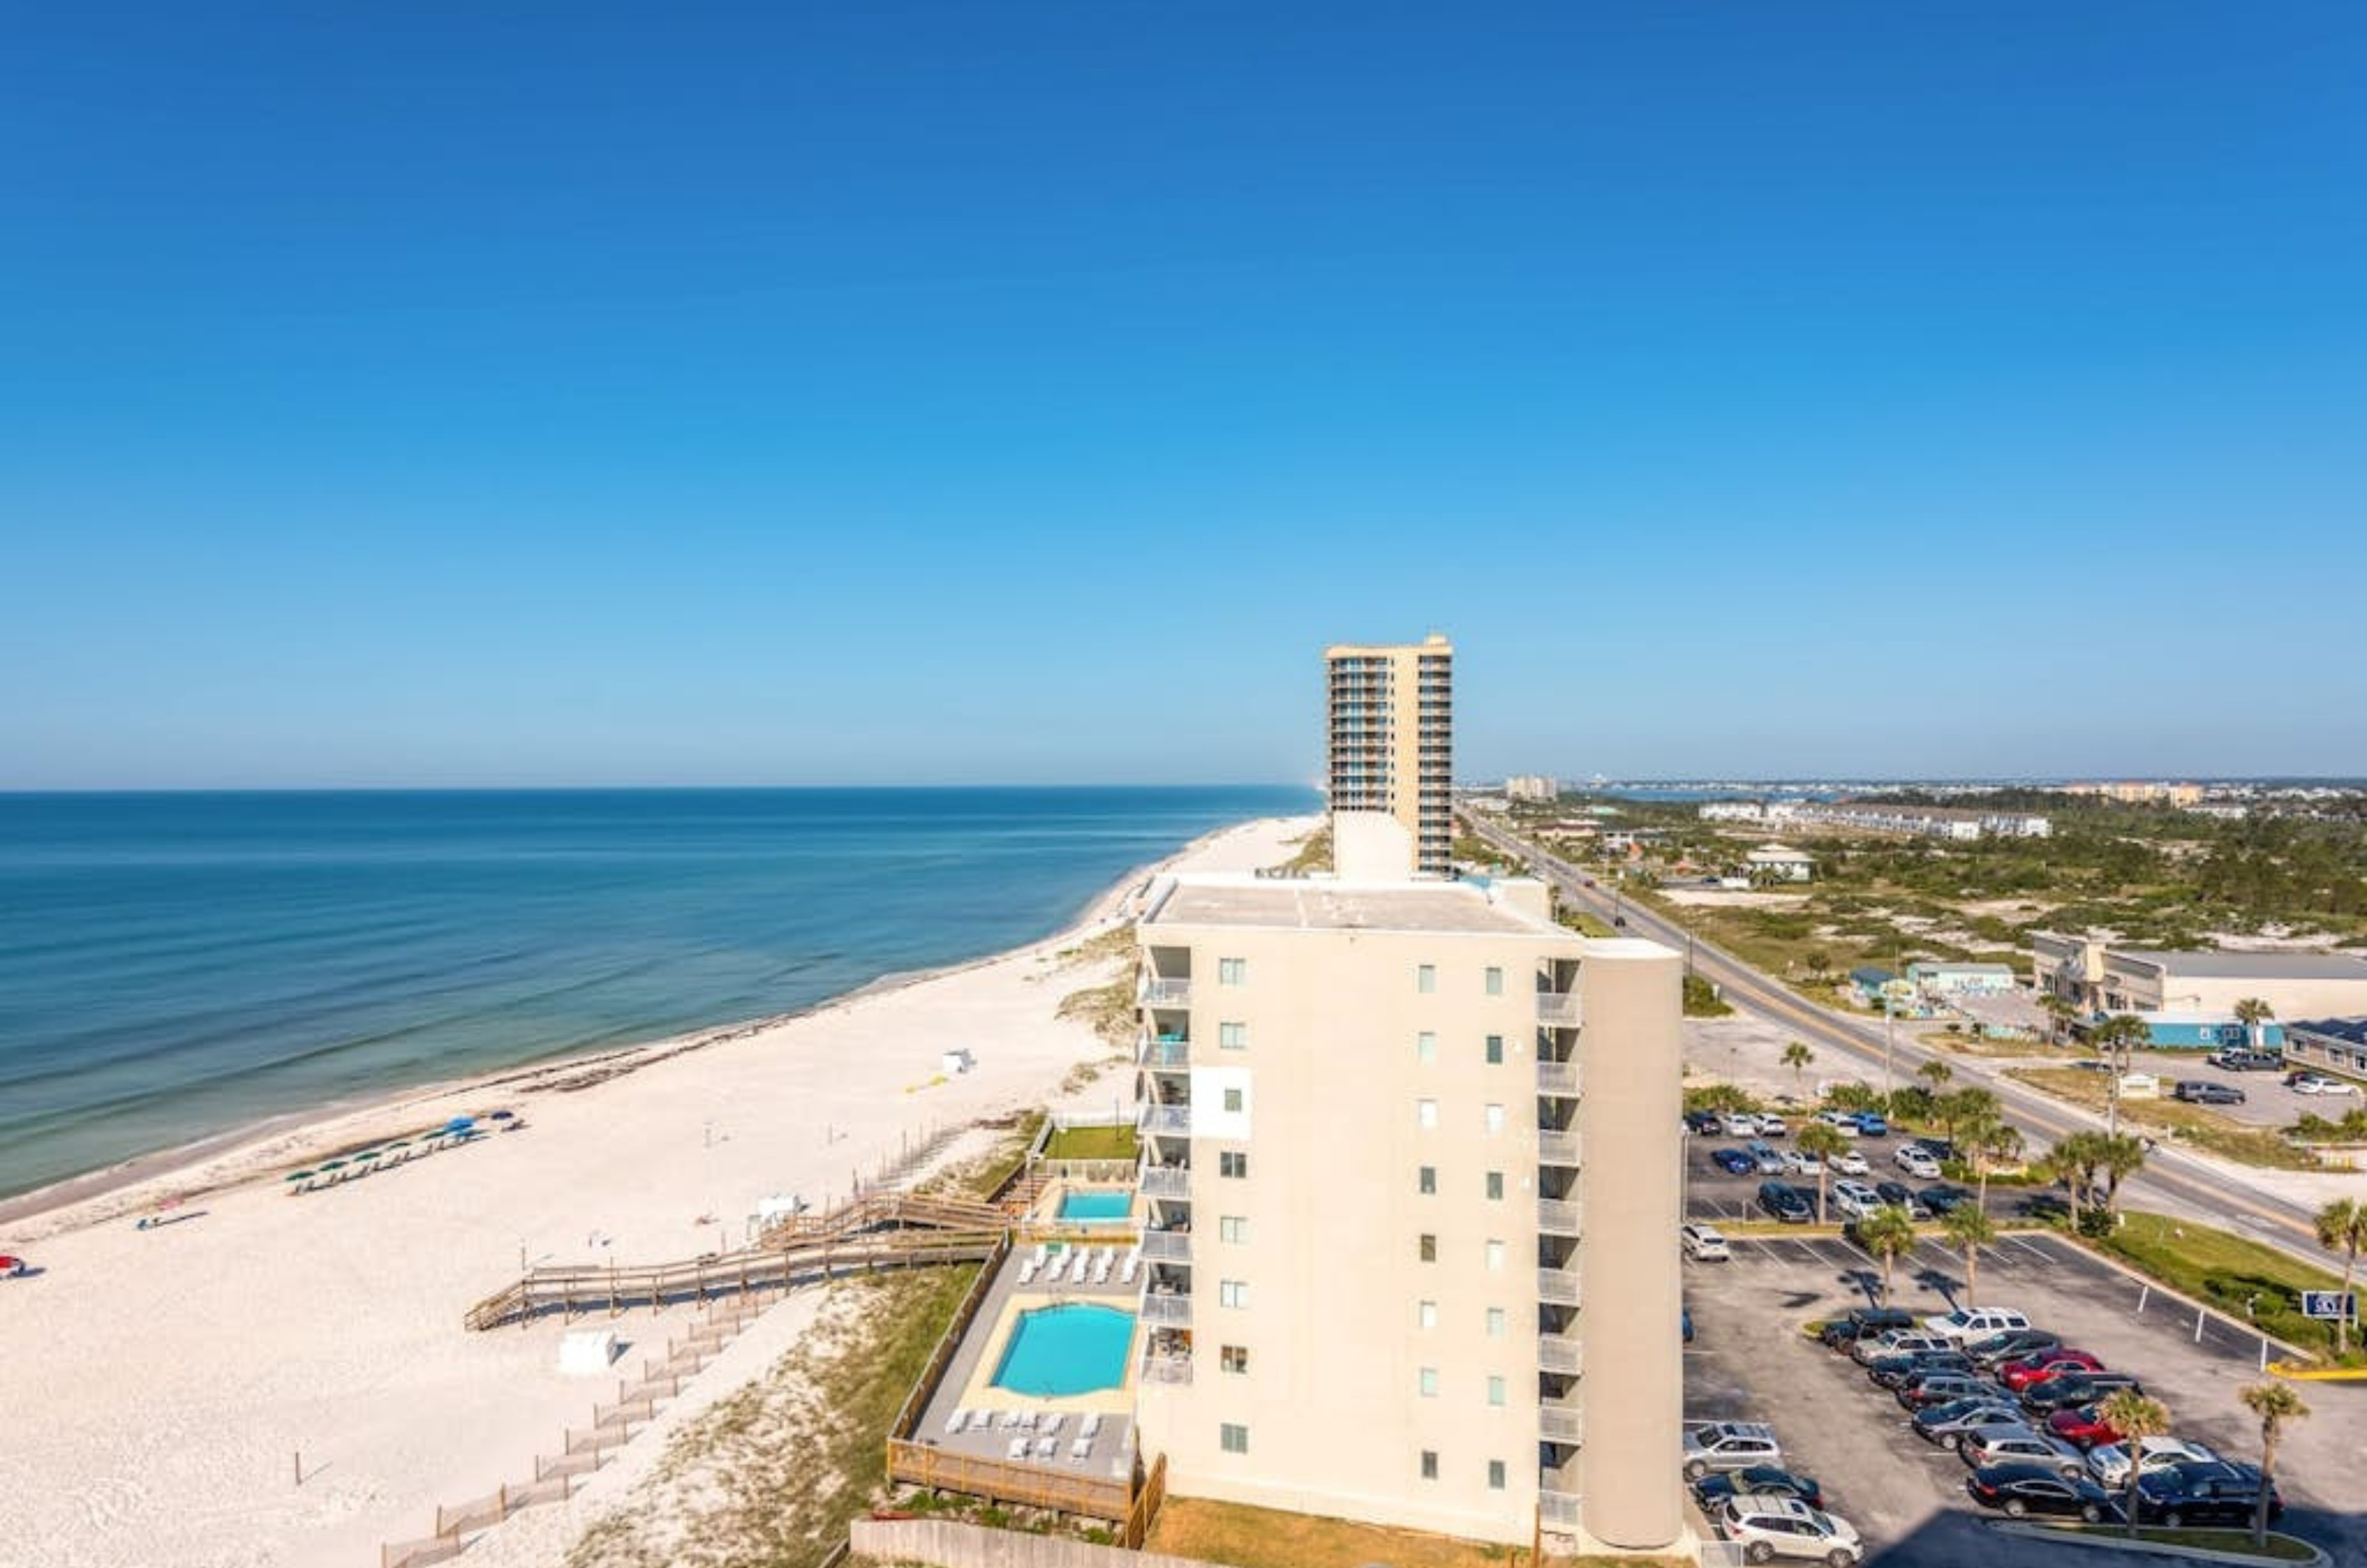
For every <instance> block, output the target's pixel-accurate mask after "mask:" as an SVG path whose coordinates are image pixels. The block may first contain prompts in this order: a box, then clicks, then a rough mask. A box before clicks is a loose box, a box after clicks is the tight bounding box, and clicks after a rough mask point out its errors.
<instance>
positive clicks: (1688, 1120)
mask: <svg viewBox="0 0 2367 1568" xmlns="http://www.w3.org/2000/svg"><path fill="white" fill-rule="evenodd" d="M1685 1125H1686V1126H1687V1127H1688V1128H1690V1129H1692V1130H1693V1132H1696V1133H1722V1132H1724V1131H1725V1130H1726V1118H1725V1117H1723V1116H1720V1115H1719V1114H1718V1113H1717V1112H1716V1111H1686V1112H1685Z"/></svg>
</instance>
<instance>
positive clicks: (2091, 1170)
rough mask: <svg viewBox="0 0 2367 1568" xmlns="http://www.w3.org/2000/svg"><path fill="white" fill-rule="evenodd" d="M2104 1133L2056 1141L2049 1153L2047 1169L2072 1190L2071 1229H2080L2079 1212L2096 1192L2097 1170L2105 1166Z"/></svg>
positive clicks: (2077, 1134)
mask: <svg viewBox="0 0 2367 1568" xmlns="http://www.w3.org/2000/svg"><path fill="white" fill-rule="evenodd" d="M2103 1142H2104V1134H2101V1133H2074V1134H2071V1135H2070V1136H2069V1137H2067V1138H2061V1139H2057V1140H2056V1145H2055V1146H2054V1147H2053V1148H2051V1149H2049V1150H2047V1151H2046V1168H2047V1169H2048V1170H2050V1171H2052V1172H2053V1173H2054V1175H2055V1178H2056V1180H2058V1181H2060V1182H2062V1183H2063V1184H2064V1185H2065V1186H2066V1187H2068V1188H2069V1189H2070V1190H2071V1228H2072V1229H2074V1230H2077V1229H2078V1228H2079V1211H2080V1207H2081V1205H2082V1204H2084V1203H2085V1202H2086V1201H2088V1197H2089V1194H2090V1193H2092V1192H2093V1191H2095V1190H2096V1168H2097V1167H2098V1166H2100V1165H2101V1164H2102V1163H2103V1154H2102V1145H2103Z"/></svg>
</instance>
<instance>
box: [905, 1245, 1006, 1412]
mask: <svg viewBox="0 0 2367 1568" xmlns="http://www.w3.org/2000/svg"><path fill="white" fill-rule="evenodd" d="M1010 1255H1011V1237H1010V1235H1008V1234H1007V1233H1006V1234H1005V1235H1004V1236H1003V1237H1002V1241H1001V1242H999V1243H998V1244H997V1245H996V1246H995V1248H994V1250H993V1251H991V1252H990V1253H988V1254H987V1257H986V1266H985V1267H984V1268H982V1269H980V1270H979V1271H978V1278H977V1279H975V1280H971V1281H970V1283H969V1289H968V1292H965V1293H964V1294H963V1296H962V1300H961V1305H959V1306H958V1307H956V1308H955V1309H954V1316H953V1321H952V1322H951V1323H949V1324H947V1325H946V1331H945V1332H944V1333H943V1334H940V1335H939V1336H937V1343H936V1348H934V1349H933V1350H931V1351H930V1352H929V1364H928V1365H927V1366H925V1367H923V1368H922V1369H921V1376H920V1379H919V1381H918V1382H914V1383H913V1384H912V1393H908V1394H906V1395H905V1396H904V1404H903V1407H902V1408H901V1409H900V1410H898V1411H897V1412H896V1419H895V1420H894V1421H893V1422H891V1423H890V1424H889V1427H888V1436H889V1438H890V1439H891V1446H892V1440H894V1439H900V1438H910V1437H911V1436H912V1434H913V1432H914V1431H915V1430H917V1429H918V1428H919V1427H920V1425H921V1413H922V1412H923V1411H924V1410H926V1409H927V1408H928V1407H929V1401H930V1400H932V1399H934V1397H936V1392H937V1382H938V1380H940V1379H941V1378H943V1377H944V1376H945V1375H946V1368H947V1367H948V1366H951V1365H952V1364H953V1359H954V1352H955V1351H957V1350H958V1349H960V1348H961V1342H962V1336H963V1335H965V1334H968V1332H969V1325H971V1324H972V1323H973V1322H975V1321H977V1318H978V1309H979V1308H980V1307H981V1306H983V1305H985V1304H986V1297H987V1292H990V1291H991V1290H992V1289H993V1288H994V1276H995V1273H996V1271H997V1270H998V1269H1001V1268H1002V1260H1003V1259H1004V1258H1008V1257H1009V1256H1010Z"/></svg>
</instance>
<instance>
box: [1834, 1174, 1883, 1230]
mask: <svg viewBox="0 0 2367 1568" xmlns="http://www.w3.org/2000/svg"><path fill="white" fill-rule="evenodd" d="M1881 1207H1882V1197H1881V1195H1880V1194H1879V1193H1877V1192H1875V1191H1874V1189H1873V1188H1871V1187H1868V1186H1867V1185H1866V1184H1865V1183H1864V1182H1863V1181H1846V1180H1844V1181H1836V1182H1834V1183H1833V1189H1832V1212H1833V1213H1836V1214H1839V1215H1840V1217H1841V1218H1843V1219H1845V1220H1862V1219H1863V1218H1865V1217H1866V1216H1867V1215H1868V1214H1871V1213H1874V1211H1875V1210H1876V1209H1879V1208H1881Z"/></svg>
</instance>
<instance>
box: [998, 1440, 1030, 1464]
mask: <svg viewBox="0 0 2367 1568" xmlns="http://www.w3.org/2000/svg"><path fill="white" fill-rule="evenodd" d="M1003 1451H1004V1452H1005V1453H1007V1454H1008V1455H1010V1456H1011V1457H1012V1458H1013V1459H1025V1458H1026V1457H1027V1439H1026V1438H1012V1439H1011V1446H1010V1447H1009V1448H1008V1449H1005V1450H1003Z"/></svg>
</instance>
